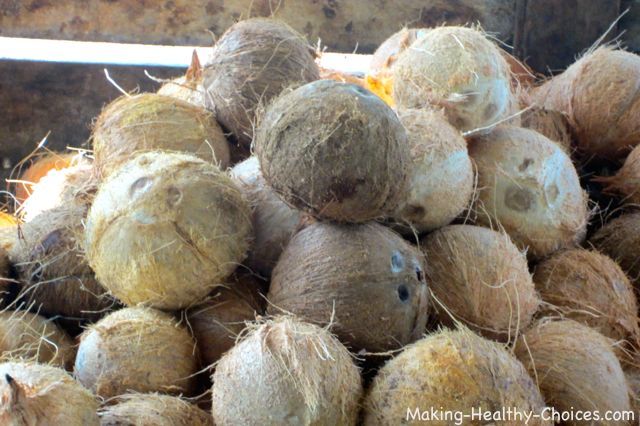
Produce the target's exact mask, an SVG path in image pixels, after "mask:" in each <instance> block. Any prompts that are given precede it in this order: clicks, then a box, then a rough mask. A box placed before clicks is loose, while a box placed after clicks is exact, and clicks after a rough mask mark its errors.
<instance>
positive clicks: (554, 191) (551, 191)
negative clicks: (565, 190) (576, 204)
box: [544, 183, 560, 203]
mask: <svg viewBox="0 0 640 426" xmlns="http://www.w3.org/2000/svg"><path fill="white" fill-rule="evenodd" d="M544 192H545V195H546V196H547V202H550V203H553V202H554V201H556V199H557V198H558V194H559V193H560V190H559V189H558V186H557V185H556V184H555V183H552V184H551V185H548V186H546V187H545V188H544Z"/></svg>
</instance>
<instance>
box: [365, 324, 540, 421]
mask: <svg viewBox="0 0 640 426" xmlns="http://www.w3.org/2000/svg"><path fill="white" fill-rule="evenodd" d="M506 407H509V408H510V409H517V410H518V411H520V412H521V413H523V412H529V411H531V412H533V414H540V413H541V412H542V410H543V409H544V402H543V400H542V397H541V395H540V391H539V390H538V388H537V387H536V385H535V383H534V382H533V380H532V379H531V377H529V375H528V374H527V372H526V371H525V369H524V367H523V366H522V364H520V363H519V362H518V360H516V359H515V358H514V357H513V356H512V355H511V354H510V353H509V352H508V351H507V350H505V348H504V347H502V346H501V345H500V344H498V343H495V342H491V341H489V340H485V339H483V338H482V337H479V336H477V335H475V334H473V333H472V332H470V331H469V330H467V329H464V328H463V329H460V330H456V331H449V330H444V331H439V332H437V333H434V334H431V335H428V336H427V337H425V338H423V339H422V340H419V341H418V342H416V343H414V344H412V345H410V346H407V347H406V348H405V349H404V351H403V352H402V353H401V354H400V355H398V356H396V357H395V358H393V359H392V360H390V361H388V362H387V364H386V365H385V366H384V367H383V368H382V369H381V370H380V371H379V373H378V375H377V376H376V377H375V378H374V380H373V384H372V385H371V388H370V389H369V393H368V395H367V397H366V400H365V409H364V423H363V424H364V425H396V424H401V423H403V424H404V423H407V424H409V423H410V424H418V423H420V422H421V421H422V420H423V419H422V417H420V414H419V413H421V412H423V411H425V412H427V413H428V412H429V409H431V408H433V409H435V410H437V412H439V413H445V412H449V415H450V416H451V415H455V416H458V415H459V416H463V415H466V416H467V418H469V417H470V416H471V415H472V411H474V412H476V413H477V412H478V410H482V411H491V412H493V411H497V410H500V409H502V408H506ZM416 411H417V413H416ZM411 413H413V416H414V417H413V420H414V421H412V422H410V419H411V418H412V417H411ZM457 413H460V414H457ZM416 414H417V415H418V417H417V418H416V417H415V415H416ZM432 420H434V423H435V424H442V425H445V424H446V425H449V424H454V420H455V419H453V418H449V419H442V421H441V422H438V421H437V419H432ZM447 420H449V421H447ZM455 424H467V420H464V423H463V421H462V420H460V423H455ZM469 424H471V422H469ZM473 424H480V423H479V420H478V423H476V422H475V421H473ZM496 424H504V425H513V426H516V425H521V424H523V422H520V421H517V419H515V418H513V417H512V418H511V419H509V418H504V419H502V421H498V422H496ZM529 424H532V425H547V424H551V423H550V422H545V421H543V420H542V419H540V418H533V419H532V422H531V423H529Z"/></svg>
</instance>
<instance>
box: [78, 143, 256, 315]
mask: <svg viewBox="0 0 640 426" xmlns="http://www.w3.org/2000/svg"><path fill="white" fill-rule="evenodd" d="M250 232H251V211H250V209H249V205H248V203H247V201H246V200H245V198H244V197H243V195H242V194H241V192H240V190H239V189H238V188H237V186H236V184H235V183H234V182H233V181H232V180H231V179H230V178H228V177H227V176H226V175H225V173H224V172H222V171H220V170H219V169H218V168H217V167H215V166H214V165H212V164H208V163H206V162H204V161H203V160H200V159H198V158H196V157H194V156H192V155H187V154H178V153H167V152H149V153H142V154H138V155H136V156H135V157H133V158H132V159H131V160H130V161H129V162H127V163H126V164H124V165H123V166H122V168H121V169H120V170H118V171H117V172H116V173H114V174H113V175H111V176H110V178H109V179H107V180H106V181H105V182H104V183H103V184H102V186H101V187H100V190H99V191H98V194H97V195H96V198H95V200H94V203H93V205H92V207H91V210H90V211H89V215H88V217H87V225H86V233H85V238H86V247H87V258H88V260H89V263H90V265H91V266H92V268H93V269H94V271H95V272H96V276H97V277H98V280H99V281H100V282H101V283H102V284H103V285H104V286H105V287H106V288H107V289H108V290H109V291H110V292H111V293H112V294H113V295H114V296H115V297H117V298H118V299H120V300H121V301H122V302H124V303H125V304H127V305H135V304H138V303H146V304H148V305H150V306H153V307H157V308H160V309H169V310H175V309H181V308H185V307H188V306H191V305H193V304H195V303H198V302H200V301H202V300H203V299H204V298H205V297H206V296H207V294H208V293H209V292H210V291H211V289H212V288H213V287H214V286H215V285H216V284H219V283H221V282H224V279H225V278H227V277H228V276H229V275H231V273H232V272H233V271H234V269H235V268H236V266H237V265H238V264H239V263H240V262H242V260H244V258H245V256H246V252H247V249H248V247H249V237H250Z"/></svg>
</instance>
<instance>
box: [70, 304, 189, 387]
mask: <svg viewBox="0 0 640 426" xmlns="http://www.w3.org/2000/svg"><path fill="white" fill-rule="evenodd" d="M196 358H197V355H196V352H195V342H194V341H193V339H192V338H191V334H190V333H189V331H188V330H187V328H186V327H185V326H183V325H180V324H178V322H177V321H176V320H175V318H173V317H172V316H171V315H169V314H166V313H164V312H160V311H157V310H155V309H152V308H124V309H121V310H119V311H116V312H114V313H112V314H109V315H108V316H106V317H104V318H103V319H102V320H100V321H98V322H97V323H95V324H92V325H91V326H89V328H87V330H85V332H84V333H83V334H82V336H81V339H80V346H79V347H78V354H77V356H76V362H75V368H74V376H75V378H76V379H77V380H78V381H79V382H80V383H82V384H83V385H84V386H85V387H86V388H87V389H90V390H91V391H92V392H94V393H95V394H96V395H98V396H100V397H102V398H105V399H106V398H111V397H114V396H118V395H122V394H124V393H127V392H130V391H133V392H143V393H149V392H162V393H167V394H187V395H189V394H191V393H192V391H193V389H194V378H193V376H194V375H195V373H196V371H197V368H198V364H197V361H196Z"/></svg>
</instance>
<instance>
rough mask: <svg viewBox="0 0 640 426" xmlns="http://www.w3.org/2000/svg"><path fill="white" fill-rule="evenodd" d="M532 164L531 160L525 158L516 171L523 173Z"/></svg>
mask: <svg viewBox="0 0 640 426" xmlns="http://www.w3.org/2000/svg"><path fill="white" fill-rule="evenodd" d="M533 163H534V160H533V158H525V159H524V161H523V162H522V164H520V166H519V167H518V170H520V171H521V172H524V171H525V170H527V169H528V168H529V166H530V165H532V164H533Z"/></svg>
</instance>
